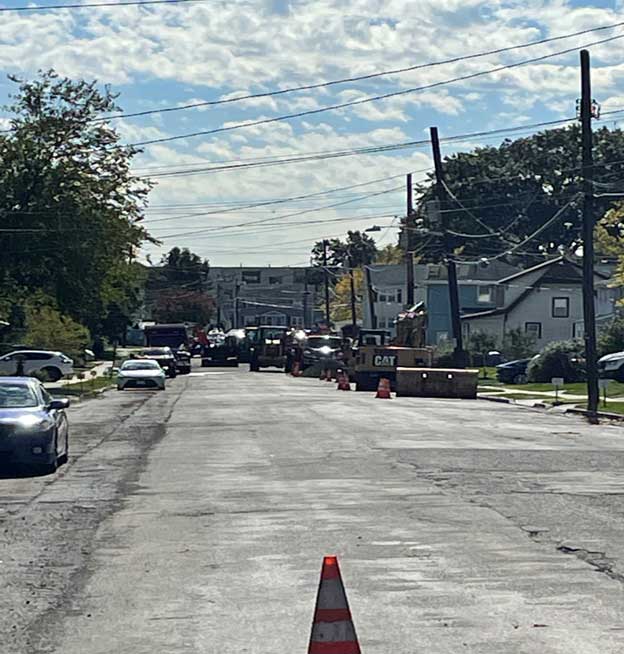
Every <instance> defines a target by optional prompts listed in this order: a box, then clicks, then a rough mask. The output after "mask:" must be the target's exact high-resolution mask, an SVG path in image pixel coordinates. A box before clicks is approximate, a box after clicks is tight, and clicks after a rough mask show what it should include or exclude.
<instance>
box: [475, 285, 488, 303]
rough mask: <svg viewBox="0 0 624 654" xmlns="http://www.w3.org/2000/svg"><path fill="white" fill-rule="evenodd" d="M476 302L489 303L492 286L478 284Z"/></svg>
mask: <svg viewBox="0 0 624 654" xmlns="http://www.w3.org/2000/svg"><path fill="white" fill-rule="evenodd" d="M477 302H479V304H490V303H491V302H492V287H491V286H479V293H478V295H477Z"/></svg>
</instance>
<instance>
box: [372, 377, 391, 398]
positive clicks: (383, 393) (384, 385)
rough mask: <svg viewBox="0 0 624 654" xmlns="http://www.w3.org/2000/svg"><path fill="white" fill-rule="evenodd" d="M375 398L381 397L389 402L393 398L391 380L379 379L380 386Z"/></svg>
mask: <svg viewBox="0 0 624 654" xmlns="http://www.w3.org/2000/svg"><path fill="white" fill-rule="evenodd" d="M375 397H380V398H381V399H382V400H389V399H391V398H392V395H390V380H389V379H385V378H384V377H381V378H380V379H379V385H378V386H377V395H375Z"/></svg>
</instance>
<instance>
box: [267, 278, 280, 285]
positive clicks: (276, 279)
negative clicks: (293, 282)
mask: <svg viewBox="0 0 624 654" xmlns="http://www.w3.org/2000/svg"><path fill="white" fill-rule="evenodd" d="M281 283H282V278H281V277H269V284H270V285H271V286H273V285H274V284H281Z"/></svg>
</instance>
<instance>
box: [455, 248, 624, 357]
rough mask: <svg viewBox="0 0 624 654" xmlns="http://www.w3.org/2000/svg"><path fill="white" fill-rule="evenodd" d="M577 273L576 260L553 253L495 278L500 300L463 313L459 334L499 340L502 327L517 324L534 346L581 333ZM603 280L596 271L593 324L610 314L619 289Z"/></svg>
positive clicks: (580, 334)
mask: <svg viewBox="0 0 624 654" xmlns="http://www.w3.org/2000/svg"><path fill="white" fill-rule="evenodd" d="M582 274H583V273H582V268H581V266H580V265H579V264H578V263H576V262H574V261H571V260H569V259H567V258H565V257H557V258H556V259H551V260H549V261H545V262H543V263H540V264H539V265H537V266H533V267H532V268H528V269H526V270H522V271H520V272H517V273H514V274H512V275H509V276H507V277H504V278H502V279H499V280H498V283H497V286H498V287H500V289H502V290H501V291H499V297H501V302H500V303H499V306H497V307H495V308H492V309H487V310H485V311H478V312H473V313H469V314H466V315H463V316H462V326H463V331H464V336H469V335H470V334H471V333H474V332H485V333H488V334H492V335H493V336H495V338H496V340H497V342H498V343H499V344H500V343H501V342H502V340H503V337H504V335H505V333H506V332H508V331H509V330H511V329H517V328H520V329H521V330H522V331H523V332H525V333H527V334H532V335H533V336H534V337H535V341H536V346H537V348H541V347H543V346H544V345H546V343H549V342H551V341H563V340H569V339H571V338H580V337H582V336H583V297H582ZM607 280H608V277H607V275H605V274H604V273H601V272H596V273H595V276H594V285H595V301H596V321H597V323H598V324H600V322H605V321H608V320H610V319H611V318H613V317H614V315H615V302H616V301H617V299H618V298H619V297H620V295H621V293H620V290H619V289H614V288H610V287H609V285H608V282H607Z"/></svg>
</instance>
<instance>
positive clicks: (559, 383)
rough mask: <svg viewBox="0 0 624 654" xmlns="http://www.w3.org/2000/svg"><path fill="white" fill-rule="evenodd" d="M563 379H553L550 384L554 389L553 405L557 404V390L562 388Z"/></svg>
mask: <svg viewBox="0 0 624 654" xmlns="http://www.w3.org/2000/svg"><path fill="white" fill-rule="evenodd" d="M564 381H565V379H564V378H563V377H553V378H552V379H551V380H550V383H551V384H552V385H553V386H554V387H555V404H559V389H560V388H561V387H562V386H563V382H564Z"/></svg>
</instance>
